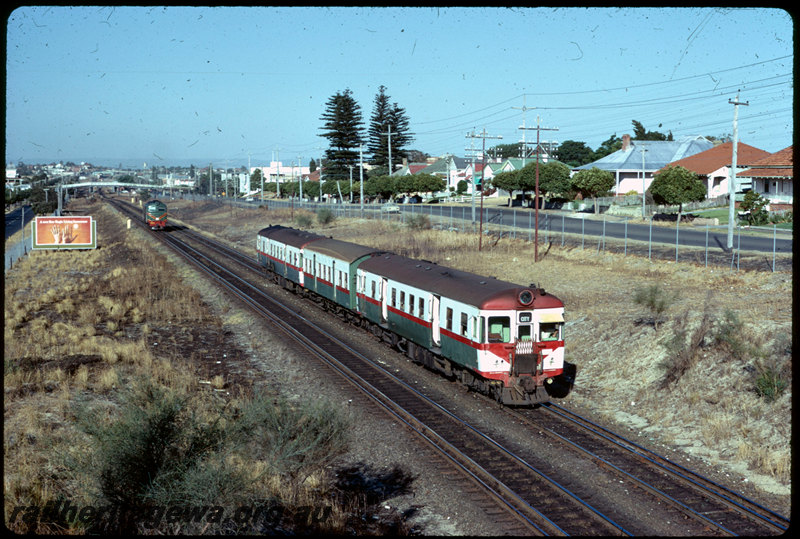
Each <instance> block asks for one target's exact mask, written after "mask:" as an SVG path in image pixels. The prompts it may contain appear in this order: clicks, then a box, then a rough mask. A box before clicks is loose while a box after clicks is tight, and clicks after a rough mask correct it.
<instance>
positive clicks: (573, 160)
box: [558, 140, 593, 168]
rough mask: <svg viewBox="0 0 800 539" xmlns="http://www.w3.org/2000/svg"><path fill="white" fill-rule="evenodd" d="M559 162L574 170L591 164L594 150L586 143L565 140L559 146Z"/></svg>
mask: <svg viewBox="0 0 800 539" xmlns="http://www.w3.org/2000/svg"><path fill="white" fill-rule="evenodd" d="M558 160H559V161H561V162H562V163H566V164H567V165H569V166H570V167H572V168H575V167H579V166H581V165H585V164H586V163H591V162H592V160H593V153H592V149H591V148H590V147H589V146H587V145H586V143H585V142H578V141H575V140H565V141H564V142H562V143H561V144H559V145H558Z"/></svg>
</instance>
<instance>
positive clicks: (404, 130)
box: [367, 85, 414, 173]
mask: <svg viewBox="0 0 800 539" xmlns="http://www.w3.org/2000/svg"><path fill="white" fill-rule="evenodd" d="M408 123H409V122H408V117H407V116H406V111H405V110H404V109H403V108H401V107H400V106H398V105H397V103H392V104H391V105H390V104H389V96H388V95H386V87H385V86H383V85H381V86H380V88H378V94H377V95H376V96H375V104H374V106H373V108H372V117H371V118H370V123H369V131H368V135H369V141H368V143H367V151H368V152H369V153H370V154H371V155H372V158H371V159H370V163H372V164H374V165H383V166H386V167H387V168H388V166H389V144H390V142H391V154H392V161H393V162H395V163H397V162H399V161H400V160H401V159H403V158H404V157H407V156H408V151H407V150H406V149H405V146H407V145H408V144H409V143H410V142H411V141H412V140H414V139H413V137H412V135H411V133H410V132H409V130H408ZM390 130H391V133H392V135H391V141H390V138H389V135H388V134H387V133H389V132H390ZM389 172H390V173H391V171H389Z"/></svg>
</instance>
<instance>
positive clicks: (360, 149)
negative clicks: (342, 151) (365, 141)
mask: <svg viewBox="0 0 800 539" xmlns="http://www.w3.org/2000/svg"><path fill="white" fill-rule="evenodd" d="M363 150H364V146H363V145H360V146H359V147H358V181H359V182H360V183H361V197H360V200H359V202H360V206H361V218H362V219H363V218H364V151H363Z"/></svg>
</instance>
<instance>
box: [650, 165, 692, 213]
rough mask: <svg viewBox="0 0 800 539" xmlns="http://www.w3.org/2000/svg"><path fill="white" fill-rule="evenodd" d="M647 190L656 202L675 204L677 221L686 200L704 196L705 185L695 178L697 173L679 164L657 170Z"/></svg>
mask: <svg viewBox="0 0 800 539" xmlns="http://www.w3.org/2000/svg"><path fill="white" fill-rule="evenodd" d="M647 191H648V192H649V193H650V194H651V195H653V200H655V201H656V203H657V204H669V205H673V204H677V205H678V222H680V220H681V212H682V211H683V205H684V204H685V203H686V202H696V201H698V200H703V199H704V198H705V197H706V186H705V185H703V182H701V181H700V180H699V179H698V178H697V174H695V173H694V172H692V171H691V170H688V169H686V168H684V167H680V166H668V167H667V168H665V169H661V170H660V171H659V172H657V173H656V174H655V176H654V177H653V183H651V184H650V188H649V189H648V190H647Z"/></svg>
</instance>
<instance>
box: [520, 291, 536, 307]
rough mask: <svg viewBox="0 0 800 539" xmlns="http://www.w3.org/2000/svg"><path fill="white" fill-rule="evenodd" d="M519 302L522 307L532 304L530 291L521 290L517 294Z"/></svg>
mask: <svg viewBox="0 0 800 539" xmlns="http://www.w3.org/2000/svg"><path fill="white" fill-rule="evenodd" d="M518 299H519V302H520V303H521V304H523V305H530V304H531V303H533V292H531V291H530V290H523V291H522V292H520V293H519V297H518Z"/></svg>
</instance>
